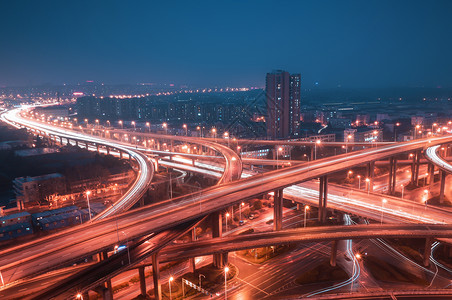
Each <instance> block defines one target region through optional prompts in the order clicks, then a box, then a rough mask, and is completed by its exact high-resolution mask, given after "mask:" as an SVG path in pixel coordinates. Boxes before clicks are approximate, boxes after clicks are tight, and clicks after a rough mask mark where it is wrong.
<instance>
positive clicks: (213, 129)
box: [212, 128, 217, 142]
mask: <svg viewBox="0 0 452 300" xmlns="http://www.w3.org/2000/svg"><path fill="white" fill-rule="evenodd" d="M212 133H213V137H214V139H215V142H216V141H217V129H216V128H212Z"/></svg>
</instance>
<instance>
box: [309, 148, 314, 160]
mask: <svg viewBox="0 0 452 300" xmlns="http://www.w3.org/2000/svg"><path fill="white" fill-rule="evenodd" d="M313 160H314V146H312V147H311V159H310V161H313Z"/></svg>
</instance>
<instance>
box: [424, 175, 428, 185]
mask: <svg viewBox="0 0 452 300" xmlns="http://www.w3.org/2000/svg"><path fill="white" fill-rule="evenodd" d="M427 177H428V173H425V177H424V186H425V185H426V183H427Z"/></svg>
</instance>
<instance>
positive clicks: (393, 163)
mask: <svg viewBox="0 0 452 300" xmlns="http://www.w3.org/2000/svg"><path fill="white" fill-rule="evenodd" d="M396 180H397V159H396V158H394V159H393V162H392V185H391V186H392V190H391V195H394V193H395V187H396V184H397V181H396Z"/></svg>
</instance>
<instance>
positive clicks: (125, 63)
mask: <svg viewBox="0 0 452 300" xmlns="http://www.w3.org/2000/svg"><path fill="white" fill-rule="evenodd" d="M0 11H1V12H2V13H1V17H0V36H1V41H2V42H1V45H0V86H6V85H29V84H33V85H38V84H44V83H52V84H62V83H65V82H66V83H78V82H84V81H86V80H94V81H97V82H105V83H110V84H116V83H138V82H155V83H175V84H177V85H179V84H188V85H195V86H203V87H212V86H234V87H239V86H263V85H264V81H265V73H266V72H269V71H271V70H273V69H285V70H287V71H289V72H294V73H301V74H302V78H303V86H304V87H306V88H309V87H312V86H313V85H314V83H315V82H318V83H319V86H321V87H335V86H338V85H341V86H343V87H352V88H353V87H387V86H407V87H411V86H429V87H436V86H441V87H451V86H452V21H451V19H450V18H451V15H452V1H432V0H426V1H415V0H409V1H383V0H380V1H362V0H359V1H339V0H337V1H132V0H122V1H93V0H91V1H75V0H74V1H62V0H56V1H47V0H42V1H36V0H30V1H24V0H2V1H1V2H0Z"/></svg>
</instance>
